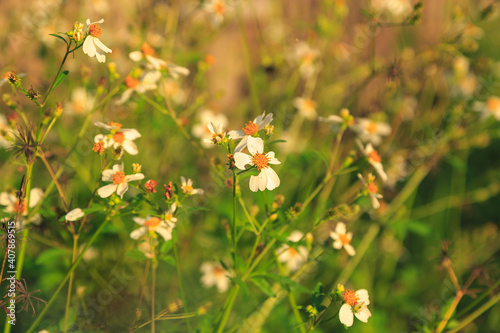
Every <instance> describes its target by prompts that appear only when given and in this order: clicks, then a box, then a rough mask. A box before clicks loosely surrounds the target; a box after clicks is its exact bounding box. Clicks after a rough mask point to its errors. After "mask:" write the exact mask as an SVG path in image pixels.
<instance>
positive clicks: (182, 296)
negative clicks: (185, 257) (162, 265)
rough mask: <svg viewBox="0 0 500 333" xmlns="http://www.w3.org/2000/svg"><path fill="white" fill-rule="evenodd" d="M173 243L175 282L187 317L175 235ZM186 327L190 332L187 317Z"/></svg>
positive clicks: (187, 318) (189, 323)
mask: <svg viewBox="0 0 500 333" xmlns="http://www.w3.org/2000/svg"><path fill="white" fill-rule="evenodd" d="M173 242H174V246H173V247H174V257H175V267H176V268H177V280H178V281H179V289H180V293H181V299H182V304H183V307H184V313H185V314H186V315H187V314H188V312H189V310H188V307H187V302H186V293H185V292H184V286H183V284H182V281H183V279H182V274H181V262H180V259H179V251H178V250H177V235H176V236H175V237H174V239H173ZM186 325H187V328H188V332H191V322H190V321H189V316H187V317H186Z"/></svg>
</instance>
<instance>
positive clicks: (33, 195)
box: [29, 188, 43, 208]
mask: <svg viewBox="0 0 500 333" xmlns="http://www.w3.org/2000/svg"><path fill="white" fill-rule="evenodd" d="M42 197H43V191H42V189H40V188H34V189H32V190H31V192H30V204H29V206H30V208H33V207H35V206H36V205H38V203H39V202H40V200H42Z"/></svg>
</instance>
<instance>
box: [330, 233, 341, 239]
mask: <svg viewBox="0 0 500 333" xmlns="http://www.w3.org/2000/svg"><path fill="white" fill-rule="evenodd" d="M330 237H331V238H333V239H334V240H338V239H339V234H337V233H336V232H334V231H332V232H330Z"/></svg>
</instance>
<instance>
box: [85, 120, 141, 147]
mask: <svg viewBox="0 0 500 333" xmlns="http://www.w3.org/2000/svg"><path fill="white" fill-rule="evenodd" d="M94 125H95V126H97V127H101V128H104V129H105V130H108V131H110V132H111V133H110V134H98V135H96V136H95V138H94V142H96V143H98V142H101V141H102V142H103V143H104V148H109V147H113V148H114V149H116V148H118V147H122V148H123V149H124V150H125V151H126V152H127V153H129V154H130V155H137V154H138V153H139V151H138V150H137V146H136V144H135V143H134V142H133V141H134V140H135V139H137V138H140V137H141V134H140V133H139V132H138V131H137V130H136V129H133V128H121V127H122V124H120V123H115V122H109V123H107V124H105V123H102V122H100V121H98V122H96V123H94Z"/></svg>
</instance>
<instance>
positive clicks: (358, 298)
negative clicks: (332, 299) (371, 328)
mask: <svg viewBox="0 0 500 333" xmlns="http://www.w3.org/2000/svg"><path fill="white" fill-rule="evenodd" d="M342 297H343V301H344V304H343V305H342V306H341V307H340V311H339V319H340V322H341V323H342V324H344V325H345V326H347V327H351V326H352V324H353V323H354V316H356V318H358V319H359V320H360V321H362V322H363V323H367V322H368V318H370V317H371V315H372V314H371V312H370V310H368V305H370V298H369V296H368V291H367V290H366V289H360V290H357V291H354V290H344V291H343V293H342Z"/></svg>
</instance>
